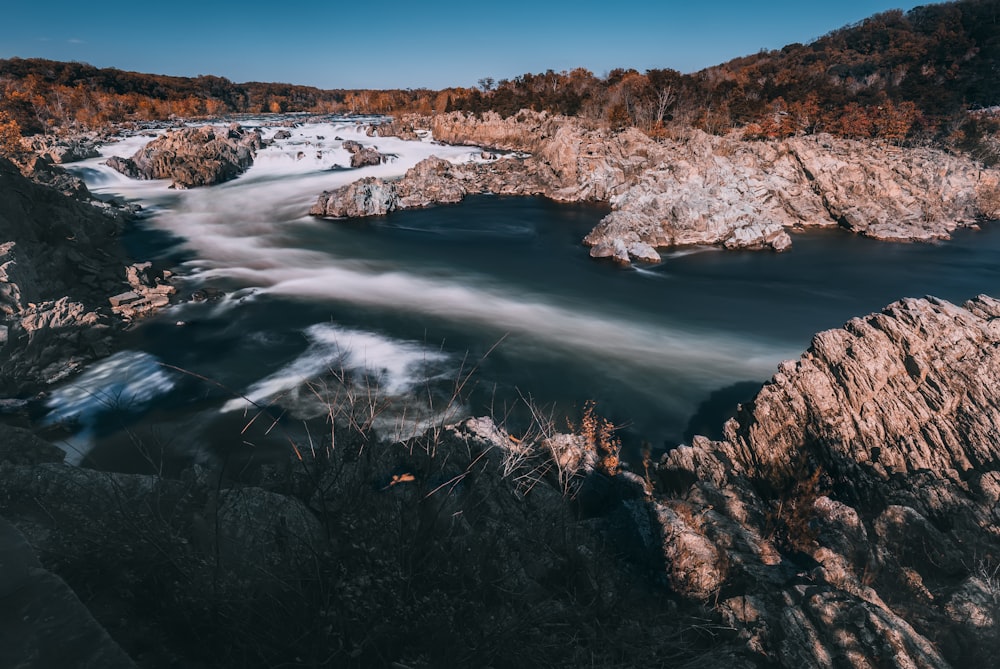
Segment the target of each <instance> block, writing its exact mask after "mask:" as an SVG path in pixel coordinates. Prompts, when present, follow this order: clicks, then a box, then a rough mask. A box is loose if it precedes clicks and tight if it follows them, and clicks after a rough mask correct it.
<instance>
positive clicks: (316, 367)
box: [48, 118, 1000, 469]
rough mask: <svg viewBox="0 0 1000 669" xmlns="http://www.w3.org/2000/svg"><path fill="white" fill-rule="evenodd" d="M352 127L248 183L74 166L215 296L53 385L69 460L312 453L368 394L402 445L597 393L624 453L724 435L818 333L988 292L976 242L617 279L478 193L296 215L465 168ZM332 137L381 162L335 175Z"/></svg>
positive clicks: (138, 242)
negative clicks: (342, 188)
mask: <svg viewBox="0 0 1000 669" xmlns="http://www.w3.org/2000/svg"><path fill="white" fill-rule="evenodd" d="M255 123H256V121H254V120H249V121H245V125H251V126H252V125H254V124H255ZM362 128H363V126H362V125H361V124H360V123H359V122H358V120H357V119H335V118H332V119H325V120H324V121H323V122H321V123H320V122H308V123H303V124H302V125H300V126H299V127H297V128H294V129H293V130H292V137H291V138H290V139H287V140H281V141H278V142H275V143H274V144H273V145H272V146H270V147H268V148H266V149H264V150H262V151H261V152H260V154H259V155H258V157H257V160H256V162H255V165H254V166H253V167H252V168H251V169H250V170H249V171H248V172H247V173H246V174H245V175H243V176H241V177H240V178H238V179H236V180H235V181H232V182H229V183H226V184H222V185H218V186H213V187H210V188H203V189H193V190H188V191H174V190H170V189H169V188H168V184H166V183H164V182H136V181H131V180H129V179H127V178H125V177H123V176H121V175H119V174H117V173H115V172H113V171H111V170H110V168H107V167H105V166H103V165H102V164H101V162H102V161H103V160H104V158H103V157H102V158H101V159H94V160H91V161H87V162H85V163H81V164H78V165H77V166H75V167H74V168H73V169H74V170H75V171H76V172H77V173H78V174H80V175H81V176H83V177H84V178H85V179H86V180H87V182H88V185H89V186H90V187H91V189H92V190H93V191H95V192H96V193H98V194H100V195H102V196H116V197H122V198H126V199H129V200H133V201H136V202H138V203H140V204H142V205H143V207H144V208H145V210H146V216H145V217H143V218H142V220H141V221H139V222H138V223H137V224H135V225H134V226H133V229H132V230H131V232H130V233H129V235H128V239H127V242H128V244H129V245H130V246H131V250H132V252H133V254H134V255H135V256H136V257H139V258H158V259H159V260H160V261H161V262H164V263H167V264H168V265H170V266H173V267H175V268H176V270H177V271H178V272H179V274H181V276H182V281H181V284H180V291H181V297H182V298H186V297H189V296H190V295H191V294H192V293H194V291H196V290H202V291H206V290H208V292H209V293H211V292H212V291H214V290H218V291H221V292H222V294H223V295H224V297H222V298H221V299H219V300H204V301H197V302H196V301H186V302H183V303H181V304H178V305H176V306H173V307H171V308H169V309H167V310H165V311H163V312H162V313H160V314H158V315H156V316H154V317H152V318H150V319H147V320H145V321H143V322H142V323H141V324H139V325H138V326H137V327H135V328H134V329H133V331H132V332H131V334H130V336H129V341H128V342H127V350H125V351H123V352H121V353H118V354H116V355H115V356H113V357H112V358H109V359H107V360H105V361H101V362H98V363H95V364H94V365H93V366H92V367H91V368H90V369H89V370H88V371H87V372H85V373H84V374H83V375H81V376H79V377H78V378H76V379H75V380H73V381H72V382H70V383H69V384H68V385H67V386H65V387H63V388H61V389H59V390H58V391H56V392H55V393H53V395H52V396H51V398H50V400H49V409H50V413H49V416H48V420H49V421H51V422H62V423H65V424H68V425H71V426H72V429H73V435H72V436H71V437H69V438H68V439H67V441H66V447H67V449H68V450H69V451H70V452H71V457H72V459H74V460H75V461H78V462H79V461H86V462H89V463H91V464H95V465H97V466H104V467H114V468H119V469H143V468H149V467H155V466H159V464H160V462H161V461H163V460H169V461H173V462H177V463H184V462H188V461H190V460H192V459H194V460H205V459H210V458H214V457H217V456H218V455H219V454H220V453H222V452H227V451H248V452H250V451H254V450H255V449H262V450H263V449H265V446H264V445H263V442H264V441H266V440H267V438H266V437H264V436H262V435H261V434H259V433H258V436H257V437H255V438H251V437H250V436H248V435H249V432H247V433H243V432H242V430H243V428H244V427H245V426H246V425H247V423H248V422H250V420H251V419H252V418H253V416H254V415H255V414H256V410H255V408H254V407H258V406H265V405H266V406H269V407H271V411H270V415H278V414H280V415H281V416H282V423H283V424H284V425H285V426H290V427H289V428H288V429H295V430H298V431H299V432H298V433H297V435H298V437H297V438H299V439H305V440H306V441H308V439H309V437H310V436H313V437H315V436H316V435H315V429H316V428H315V426H314V427H312V428H310V427H309V424H308V423H304V422H303V421H305V420H307V419H312V418H322V417H323V416H324V415H325V414H326V412H327V411H328V410H329V407H330V406H335V407H341V406H342V405H344V404H345V403H346V402H347V401H348V399H351V400H352V401H353V402H354V404H355V406H361V407H368V408H369V409H370V408H371V406H373V404H372V403H371V402H370V401H369V400H370V398H371V397H372V396H373V395H374V394H377V395H378V398H379V399H378V400H377V401H376V402H375V404H374V405H375V406H377V410H378V416H377V420H376V421H375V423H376V426H377V428H378V430H379V432H380V433H382V434H383V435H391V436H394V437H403V436H407V435H408V434H410V433H412V432H413V431H414V430H417V429H420V428H421V427H422V426H424V425H427V424H433V423H437V422H441V421H444V420H453V419H455V418H456V417H458V416H462V415H493V416H494V417H496V418H497V419H498V420H500V419H504V418H506V419H507V420H508V421H509V423H510V425H511V427H512V428H513V429H520V428H522V427H523V422H524V421H525V420H526V416H527V412H526V411H525V409H524V406H523V400H530V401H531V403H532V404H533V406H534V407H535V408H536V410H538V411H541V412H543V413H544V414H545V415H546V416H548V417H550V418H551V419H552V420H553V422H554V423H555V425H556V427H558V428H565V427H566V425H567V420H568V421H570V422H572V421H573V420H577V419H578V418H579V416H580V411H581V407H582V406H583V405H584V403H585V402H586V401H588V400H596V401H597V411H598V413H600V414H601V415H603V416H606V417H608V418H609V419H610V420H612V421H613V422H615V423H616V424H618V425H622V426H623V429H622V431H621V434H622V436H623V438H624V440H625V442H626V446H627V447H628V448H629V449H634V447H635V446H636V445H637V444H638V443H640V442H641V441H648V442H649V443H651V444H652V445H653V446H654V448H662V447H668V446H670V445H672V444H675V443H677V442H679V441H681V440H683V439H685V438H686V437H689V436H690V434H691V432H692V431H694V432H700V433H703V434H704V433H713V432H717V431H718V429H719V427H720V424H721V420H722V416H723V415H724V414H725V412H726V411H728V410H731V409H732V408H733V407H734V406H735V404H736V402H738V401H741V400H746V399H749V397H751V396H752V395H753V393H754V391H755V389H756V388H758V387H759V385H760V384H761V383H762V382H763V381H765V380H766V379H767V378H768V377H770V376H771V375H772V374H773V373H774V371H775V369H776V367H777V364H778V363H779V362H780V361H781V360H784V359H789V358H795V357H798V355H800V354H801V352H802V351H803V350H804V349H805V348H806V347H807V346H808V345H809V341H810V339H811V337H812V335H813V334H814V333H815V332H817V331H820V330H823V329H827V328H831V327H837V326H839V325H841V324H842V323H843V322H844V321H845V320H847V319H849V318H851V317H853V316H858V315H863V314H866V313H868V312H871V311H874V310H878V309H880V308H881V307H883V306H885V305H886V304H888V303H890V302H892V301H894V300H896V299H899V298H901V297H904V296H916V297H919V296H923V295H928V294H930V295H936V296H938V297H942V298H945V299H950V300H955V301H961V300H964V299H967V298H969V297H972V296H974V295H976V294H979V293H987V294H993V295H1000V268H998V265H997V263H996V259H997V257H998V256H997V253H998V251H1000V229H998V228H996V227H992V226H987V227H986V228H985V229H984V230H982V231H962V232H959V233H958V234H956V236H955V239H954V240H953V241H950V242H945V243H936V244H888V243H881V242H876V241H872V240H866V239H862V238H859V237H856V236H853V235H850V234H848V233H846V232H842V231H825V232H812V233H802V234H798V235H795V236H794V237H793V244H794V245H793V249H792V250H791V251H790V252H787V253H783V254H774V253H770V252H727V251H719V250H717V249H713V248H695V249H686V250H683V251H678V252H675V253H668V254H666V255H665V256H664V261H663V262H662V263H661V264H659V265H656V266H644V267H642V268H621V267H617V266H615V265H612V264H609V263H604V262H596V261H593V260H591V259H590V258H589V257H588V255H587V249H586V248H584V247H583V246H582V245H581V243H580V240H581V239H582V237H583V236H584V235H585V234H586V233H587V232H588V231H589V230H590V229H591V228H593V226H594V225H596V224H597V222H598V221H599V220H600V219H601V218H602V217H603V216H604V215H605V214H606V213H607V209H606V207H603V206H598V205H563V204H557V203H554V202H551V201H548V200H545V199H543V198H514V197H497V196H490V195H482V196H475V197H470V198H468V199H467V200H466V201H465V202H463V203H461V204H458V205H443V206H437V207H432V208H428V209H424V210H417V211H407V212H396V213H393V214H390V215H388V216H385V217H379V218H374V219H369V220H353V221H331V220H321V219H315V218H312V217H310V216H308V215H307V211H308V209H309V207H310V205H311V204H312V203H313V202H314V201H315V199H316V197H317V196H318V194H319V193H320V192H321V191H323V190H326V189H331V188H334V187H337V186H339V185H343V184H345V183H348V182H350V181H353V180H354V179H358V178H361V177H362V176H369V175H372V176H385V177H390V176H395V175H400V174H402V173H403V172H404V171H405V170H406V169H407V168H408V167H410V166H412V165H413V164H415V163H416V162H418V161H419V160H421V159H423V158H424V157H426V156H428V155H432V154H436V155H439V156H441V157H444V158H448V159H450V160H454V161H464V160H478V159H480V157H479V155H480V151H479V150H478V149H476V148H474V147H454V146H441V145H436V144H434V143H431V142H429V141H424V142H419V143H417V142H402V141H400V140H397V139H394V138H368V137H366V136H365V135H364V133H363V132H362ZM273 132H274V129H272V128H268V129H266V130H265V136H266V137H269V136H271V135H272V134H273ZM342 139H355V140H359V141H361V142H362V143H366V144H375V145H377V146H378V148H379V149H380V150H381V151H382V152H383V153H388V154H393V156H394V157H393V159H392V160H391V161H390V162H388V163H386V164H384V165H380V166H377V167H368V168H363V169H360V170H345V169H340V168H339V166H340V165H346V164H348V154H347V152H346V151H344V150H343V149H342V148H341V146H340V144H341V140H342ZM146 141H149V137H133V138H129V139H127V140H125V141H124V142H122V143H120V144H115V145H109V146H107V147H105V149H104V154H105V156H109V155H123V156H127V155H131V153H132V152H134V151H135V150H136V149H137V148H138V147H139V146H141V145H142V144H143V143H145V142H146ZM348 396H350V398H349V397H348ZM515 407H516V408H515ZM269 420H271V419H268V421H269ZM259 422H260V423H265V422H267V421H264V420H260V421H259ZM309 430H311V431H309ZM300 443H301V441H300ZM151 444H152V445H154V446H151ZM271 446H273V444H272V445H271ZM279 447H281V446H279ZM151 451H156V453H155V457H154V455H153V454H151ZM633 452H634V451H633ZM137 453H138V455H137ZM85 456H86V457H85Z"/></svg>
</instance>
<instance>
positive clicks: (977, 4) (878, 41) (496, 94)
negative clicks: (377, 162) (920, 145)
mask: <svg viewBox="0 0 1000 669" xmlns="http://www.w3.org/2000/svg"><path fill="white" fill-rule="evenodd" d="M998 67H1000V0H962V1H960V2H952V3H944V4H936V5H927V6H923V7H917V8H915V9H913V10H911V11H909V12H906V13H903V12H902V11H900V10H894V11H889V12H885V13H883V14H878V15H876V16H873V17H871V18H868V19H865V20H864V21H861V22H860V23H857V24H854V25H850V26H846V27H843V28H840V29H838V30H835V31H833V32H831V33H829V34H827V35H825V36H823V37H821V38H819V39H817V40H816V41H814V42H812V43H811V44H808V45H803V44H791V45H788V46H786V47H784V48H783V49H781V50H778V51H763V52H761V53H758V54H754V55H751V56H746V57H743V58H737V59H735V60H732V61H730V62H728V63H723V64H721V65H718V66H715V67H711V68H708V69H706V70H703V71H701V72H697V73H694V74H690V75H682V74H680V73H679V72H676V71H673V70H647V71H646V72H645V73H639V72H637V71H636V70H614V71H612V72H611V73H610V74H608V75H607V76H606V77H604V78H597V77H594V75H593V74H591V73H590V72H588V71H586V70H573V71H572V72H561V73H555V72H552V71H549V72H546V73H544V74H538V75H532V74H526V75H522V76H520V77H516V78H515V79H512V80H503V81H500V82H498V83H495V84H494V82H493V81H492V80H490V79H484V80H483V82H481V83H483V90H481V91H473V92H471V93H470V94H468V95H465V96H462V97H459V98H456V99H453V100H452V101H451V105H450V106H451V108H453V109H458V110H464V111H473V112H476V111H481V110H485V109H493V110H496V111H498V112H500V113H503V114H507V113H512V112H514V111H516V110H517V109H520V108H522V107H530V108H533V109H536V110H543V109H544V110H549V111H553V112H560V113H566V114H578V115H582V116H586V117H590V118H593V119H595V120H603V121H608V122H611V123H612V124H615V125H634V126H637V127H639V128H642V129H644V130H647V131H649V132H654V133H655V132H656V131H657V129H658V128H661V127H663V126H664V125H666V124H668V123H670V122H671V121H679V122H682V123H685V124H690V125H694V126H697V127H699V128H701V129H703V130H708V131H710V132H716V133H718V132H726V131H728V130H730V129H732V128H734V127H745V126H749V130H750V131H751V134H759V135H762V136H771V137H774V136H782V135H791V134H795V133H800V132H807V133H808V132H814V131H826V132H832V133H834V134H838V135H843V136H848V137H862V138H863V137H882V138H885V139H890V140H895V141H902V140H904V139H906V138H920V139H929V138H934V139H938V140H940V139H948V138H951V140H953V141H959V142H960V141H962V140H963V139H965V140H968V139H969V135H974V134H976V133H981V131H982V130H983V127H982V125H983V124H982V120H981V119H978V120H977V119H976V118H974V117H972V118H970V117H969V116H968V115H967V110H970V109H972V110H975V109H980V108H985V107H991V106H994V105H1000V73H998ZM963 133H964V135H965V136H963Z"/></svg>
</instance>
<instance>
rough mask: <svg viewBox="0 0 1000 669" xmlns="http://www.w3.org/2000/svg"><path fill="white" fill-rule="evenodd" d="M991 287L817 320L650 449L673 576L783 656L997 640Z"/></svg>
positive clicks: (842, 658)
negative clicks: (710, 435) (724, 404)
mask: <svg viewBox="0 0 1000 669" xmlns="http://www.w3.org/2000/svg"><path fill="white" fill-rule="evenodd" d="M998 382H1000V301H997V300H995V299H993V298H989V297H986V296H980V297H978V298H976V299H974V300H971V301H969V302H967V303H966V304H965V305H964V306H961V307H959V306H955V305H953V304H950V303H947V302H943V301H940V300H935V299H932V298H928V299H921V300H916V299H907V300H903V301H901V302H898V303H895V304H893V305H890V306H889V307H887V308H886V309H885V310H884V311H883V312H882V313H879V314H873V315H870V316H867V317H865V318H858V319H854V320H852V321H850V322H849V323H847V324H846V325H845V327H844V328H843V329H839V330H831V331H828V332H824V333H821V334H819V335H817V336H816V337H815V339H814V340H813V344H812V346H811V348H810V349H809V351H808V352H806V354H805V355H804V356H803V357H802V358H801V359H800V360H798V361H796V362H787V363H784V364H783V365H782V366H781V369H780V371H779V373H778V374H777V375H775V377H774V379H773V380H772V381H771V382H770V383H768V384H766V385H765V386H764V388H763V389H762V390H761V392H760V393H759V394H758V396H757V397H756V398H755V399H754V400H753V402H752V403H750V404H748V405H746V406H744V407H743V408H742V409H741V411H740V412H739V414H738V416H737V418H736V419H734V420H732V421H730V422H729V423H728V424H727V426H726V430H725V432H726V439H725V440H723V441H720V442H711V441H709V440H707V439H704V438H700V437H699V438H695V439H694V441H693V443H692V445H691V446H683V447H681V448H678V449H676V450H675V451H673V452H671V453H670V454H669V455H668V456H666V457H665V459H664V462H663V463H662V464H661V467H660V472H661V475H662V482H663V483H664V484H665V485H666V486H667V487H668V488H669V489H670V490H671V491H672V492H671V495H670V499H669V500H660V501H658V502H656V518H657V522H658V524H659V526H660V527H661V531H662V535H663V537H664V548H663V554H664V558H665V559H664V565H665V569H666V574H667V576H668V578H669V579H670V581H671V583H672V584H673V585H674V587H675V588H676V589H677V590H678V591H679V592H682V593H685V594H686V595H688V596H690V597H692V598H695V599H704V598H707V597H713V598H717V601H718V605H717V608H718V610H719V611H721V612H722V613H723V614H724V615H725V616H726V618H727V619H728V620H729V621H730V622H731V624H733V625H734V626H735V627H737V628H738V629H739V630H741V634H742V636H743V638H744V639H745V640H746V642H747V643H748V645H749V647H750V648H751V649H753V650H755V651H756V652H758V653H760V656H761V658H762V659H764V660H765V661H768V662H775V663H778V664H781V665H782V666H795V665H796V664H797V663H798V664H800V665H806V666H839V665H842V664H846V665H847V666H875V665H877V664H880V663H881V664H883V665H886V664H887V665H888V666H894V667H896V666H898V667H902V666H909V667H946V666H962V665H965V664H969V665H976V664H982V663H984V662H988V659H989V658H991V657H994V656H995V653H996V652H997V650H998V649H1000V582H998V581H997V579H996V574H997V570H998V565H1000V534H998V533H997V530H996V527H997V520H998V512H1000V506H998V500H1000V438H998V436H997V435H998V434H1000V396H998V392H997V389H998V388H1000V383H998Z"/></svg>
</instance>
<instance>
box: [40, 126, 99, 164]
mask: <svg viewBox="0 0 1000 669" xmlns="http://www.w3.org/2000/svg"><path fill="white" fill-rule="evenodd" d="M98 142H99V139H98V137H97V136H96V133H95V134H89V135H75V136H56V135H34V136H32V137H25V138H23V139H22V140H21V143H22V144H23V145H24V146H25V148H27V149H29V150H30V151H33V152H34V153H36V154H38V155H40V156H44V157H46V158H48V159H49V160H51V161H52V162H53V163H57V164H63V163H74V162H77V161H80V160H86V159H87V158H96V157H97V156H99V155H101V152H100V151H99V150H98V148H97V147H98Z"/></svg>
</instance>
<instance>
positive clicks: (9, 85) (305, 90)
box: [0, 58, 444, 135]
mask: <svg viewBox="0 0 1000 669" xmlns="http://www.w3.org/2000/svg"><path fill="white" fill-rule="evenodd" d="M0 92H2V93H3V96H2V98H0V112H6V114H7V115H8V116H9V117H10V118H12V119H13V120H15V121H16V122H17V123H18V125H19V126H20V130H21V132H22V133H23V134H26V135H31V134H35V133H39V132H44V131H45V130H46V129H48V128H50V127H68V126H73V125H76V126H82V127H87V128H94V127H99V126H101V125H104V124H106V123H109V122H113V123H120V122H123V121H129V120H154V119H167V118H170V117H171V116H179V117H195V116H216V115H219V114H229V113H261V112H317V113H330V112H352V113H387V112H392V111H403V110H406V111H424V112H427V113H429V112H430V111H431V110H432V109H433V104H434V102H435V99H436V96H437V95H438V93H437V92H436V91H428V90H426V89H417V90H405V91H401V90H392V91H367V90H353V91H352V90H321V89H318V88H314V87H311V86H296V85H292V84H275V83H260V82H250V83H243V84H237V83H233V82H232V81H229V80H228V79H225V78H223V77H215V76H204V75H203V76H199V77H195V78H189V77H171V76H166V75H161V74H142V73H139V72H126V71H123V70H118V69H114V68H96V67H93V66H91V65H87V64H85V63H76V62H71V63H64V62H58V61H52V60H43V59H39V58H30V59H22V58H11V59H8V60H0ZM441 104H442V105H443V104H444V100H443V99H442V101H441ZM0 122H2V119H0Z"/></svg>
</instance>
